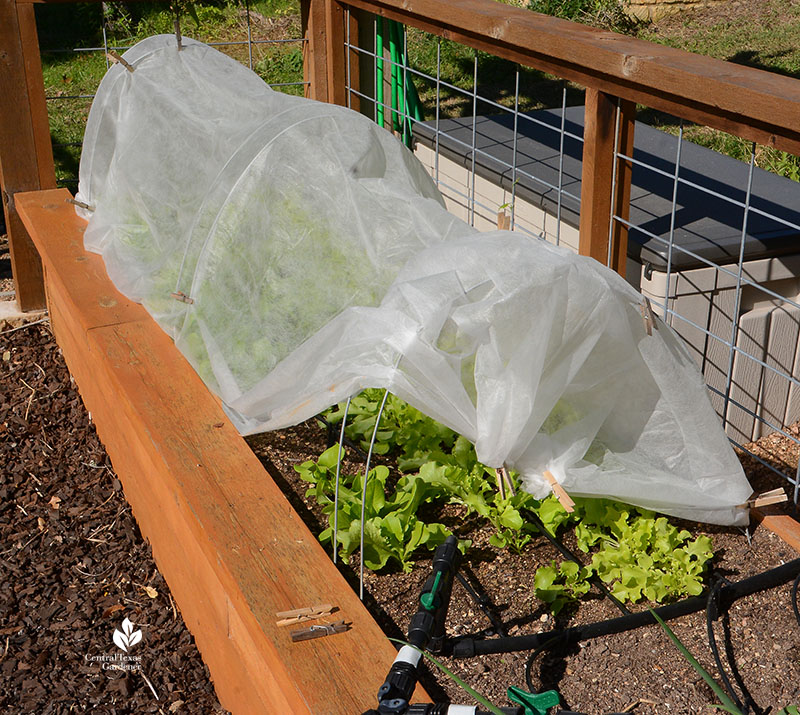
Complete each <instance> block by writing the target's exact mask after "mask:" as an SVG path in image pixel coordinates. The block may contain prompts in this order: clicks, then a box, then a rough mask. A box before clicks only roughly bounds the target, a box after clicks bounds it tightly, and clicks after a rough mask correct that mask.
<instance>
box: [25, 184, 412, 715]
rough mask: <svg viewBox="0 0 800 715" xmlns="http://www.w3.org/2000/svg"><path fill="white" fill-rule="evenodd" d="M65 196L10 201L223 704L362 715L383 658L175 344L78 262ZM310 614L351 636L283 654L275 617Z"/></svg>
mask: <svg viewBox="0 0 800 715" xmlns="http://www.w3.org/2000/svg"><path fill="white" fill-rule="evenodd" d="M69 198H70V194H69V192H68V191H66V190H64V189H61V190H51V191H41V192H31V193H22V194H17V197H16V200H17V208H18V210H19V214H20V216H21V218H22V220H23V222H24V224H25V226H26V228H27V230H28V232H29V233H30V235H31V237H32V239H33V241H34V243H35V244H36V247H37V248H38V250H39V252H40V254H41V256H42V261H43V264H44V269H45V284H46V288H47V299H48V305H49V309H50V315H51V321H52V324H53V329H54V331H55V334H56V338H57V340H58V344H59V345H60V347H61V349H62V351H63V353H64V357H65V359H66V361H67V365H68V366H69V368H70V371H71V372H72V374H73V376H74V377H75V380H76V382H77V384H78V387H79V389H80V392H81V396H82V398H83V400H84V402H85V404H86V406H87V408H88V409H89V410H90V412H91V413H92V417H93V419H94V422H95V424H96V426H97V431H98V434H99V436H100V438H101V440H102V441H103V443H104V444H105V446H106V448H107V450H108V453H109V455H110V457H111V459H112V461H113V463H114V468H115V470H116V472H117V474H118V475H119V477H120V479H121V480H122V483H123V486H124V489H125V496H126V498H127V499H128V501H129V502H130V504H131V507H132V509H133V513H134V515H135V517H136V519H137V521H138V523H139V525H140V527H141V531H142V533H143V534H144V535H145V536H146V537H147V538H148V539H149V540H150V542H151V544H152V547H153V554H154V557H155V559H156V563H157V564H158V567H159V569H160V570H161V572H162V573H163V575H164V577H165V578H166V580H167V582H168V584H169V586H170V589H171V590H172V593H173V596H174V598H175V601H176V603H177V604H178V605H179V607H180V609H181V613H182V614H183V617H184V619H185V621H186V623H187V625H188V626H189V628H190V630H191V631H192V633H193V634H194V636H195V639H196V641H197V645H198V647H199V649H200V651H201V653H202V655H203V659H204V660H205V662H206V663H207V665H208V667H209V670H210V671H211V675H212V678H213V679H214V684H215V687H216V689H217V693H218V695H219V697H220V701H221V702H222V704H223V705H224V706H225V707H227V708H228V709H230V710H231V711H233V712H234V713H270V714H271V715H275V714H278V713H280V714H281V715H282V714H284V713H285V714H286V715H300V714H302V713H309V714H310V715H323V714H326V713H331V714H338V715H352V714H353V713H359V712H362V711H363V710H365V709H367V708H369V707H373V706H374V705H375V703H376V700H375V693H376V692H377V688H378V686H379V685H380V684H381V683H382V682H383V679H384V677H385V675H386V673H387V672H388V668H389V665H390V664H391V662H392V660H393V659H394V655H395V649H394V647H393V646H392V645H391V644H390V643H389V641H388V640H387V639H386V638H385V637H384V635H383V633H382V632H381V630H380V629H379V628H378V626H377V624H376V623H375V621H374V620H373V619H372V617H371V616H370V614H369V613H368V612H367V611H366V609H365V608H364V606H363V604H362V603H361V602H360V601H359V600H358V597H357V596H356V595H355V594H354V592H353V591H352V589H351V588H350V587H349V586H348V584H347V583H346V581H345V579H344V578H343V577H342V575H341V574H340V573H339V572H338V571H337V569H336V567H335V566H334V565H333V564H332V563H331V561H330V558H329V557H328V555H327V554H326V553H325V552H324V550H323V549H322V547H321V546H320V544H319V543H318V541H317V539H316V538H315V537H314V536H313V535H312V534H311V533H310V532H309V531H308V529H307V528H306V526H305V525H304V524H303V522H302V521H301V519H300V517H299V516H298V515H297V514H296V512H295V511H294V510H293V509H292V507H291V505H290V504H289V502H288V501H287V499H286V497H285V496H284V495H283V494H282V493H281V491H280V490H279V489H278V487H277V486H276V485H275V483H274V481H273V480H272V479H271V477H270V476H269V475H268V473H267V472H266V471H265V469H264V467H263V466H262V465H261V463H260V462H259V461H258V459H257V458H256V457H255V456H254V455H253V453H252V452H251V450H250V449H249V448H248V447H247V445H246V444H245V442H244V440H243V439H242V438H241V437H240V436H239V435H238V433H237V432H236V430H235V428H234V427H233V426H232V425H231V423H230V422H229V420H228V419H227V417H226V416H225V414H224V413H223V411H222V409H221V407H220V406H219V404H218V402H217V400H216V398H214V396H213V395H211V393H209V392H208V390H207V388H206V387H205V386H204V385H203V383H202V382H201V380H200V378H199V377H198V376H197V375H196V373H195V372H194V371H193V370H192V368H191V367H190V366H189V364H188V363H187V362H186V360H185V359H184V358H183V357H182V356H181V355H180V353H179V352H178V351H177V349H176V348H175V346H174V344H173V343H172V341H171V340H170V339H169V338H168V337H167V336H166V335H165V334H164V333H163V331H161V329H160V328H159V327H158V326H157V325H156V324H155V323H154V322H153V320H152V319H151V318H150V317H149V316H148V314H147V313H146V312H145V310H144V309H143V308H142V307H141V306H140V305H137V304H134V303H131V302H130V301H128V300H127V299H126V298H124V297H123V296H122V295H121V294H120V293H118V292H117V291H116V289H115V288H114V286H113V284H112V283H111V282H110V280H109V279H108V277H107V275H106V273H105V269H104V267H103V263H102V260H101V258H100V257H99V256H97V255H93V254H89V253H86V252H84V250H83V229H84V226H85V223H84V221H82V220H81V219H79V218H78V217H77V216H76V215H75V212H74V207H73V206H72V205H70V204H69V203H67V201H68V200H69ZM315 603H332V604H335V605H336V606H338V607H339V609H340V611H339V612H338V613H337V614H336V618H337V619H338V618H344V619H345V620H347V621H348V622H352V624H353V627H352V629H351V630H350V631H348V632H347V633H342V634H338V635H336V636H330V637H327V638H320V639H316V640H313V641H306V642H303V643H292V642H291V638H290V635H289V630H290V629H286V628H278V627H277V625H276V618H275V613H276V612H278V611H285V610H288V609H292V608H298V607H302V606H308V605H312V604H315ZM418 696H419V699H420V700H423V699H424V698H425V694H424V692H423V691H421V690H420V691H419V693H418Z"/></svg>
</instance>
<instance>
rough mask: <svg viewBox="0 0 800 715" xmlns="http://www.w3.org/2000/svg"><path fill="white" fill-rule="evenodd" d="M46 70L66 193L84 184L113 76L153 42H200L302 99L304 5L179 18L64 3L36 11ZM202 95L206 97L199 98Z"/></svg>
mask: <svg viewBox="0 0 800 715" xmlns="http://www.w3.org/2000/svg"><path fill="white" fill-rule="evenodd" d="M36 11H37V25H38V32H39V40H40V43H39V44H40V48H41V56H42V69H43V78H44V84H45V93H46V98H47V109H48V116H49V119H50V129H51V136H52V139H53V150H54V157H55V163H56V178H57V180H58V183H59V186H66V187H67V188H70V189H72V190H74V189H75V188H76V187H77V183H78V165H79V162H80V148H81V145H82V142H83V129H84V127H85V125H86V119H87V117H88V113H89V108H90V107H91V102H92V99H93V98H94V95H95V92H96V90H97V87H98V85H99V84H100V81H101V80H102V78H103V75H104V74H105V71H106V69H107V68H108V65H109V62H110V61H111V60H110V59H109V52H116V53H119V54H121V53H123V52H125V50H127V49H129V48H130V47H131V46H132V45H134V44H136V42H138V41H139V40H141V39H143V38H145V37H147V36H150V35H154V34H162V33H167V34H172V33H176V42H177V41H178V33H179V34H180V35H181V36H184V35H185V36H188V37H192V38H194V39H199V40H201V41H203V42H205V43H206V44H208V45H211V46H212V47H215V48H216V49H218V50H219V51H220V52H223V53H225V54H227V55H229V56H230V57H232V58H234V59H235V60H237V61H239V62H241V63H242V64H244V65H247V66H248V67H250V68H251V69H252V70H253V71H255V72H256V73H257V74H258V75H259V76H261V77H262V79H264V80H265V81H266V82H267V83H268V84H270V86H271V87H273V88H274V89H276V90H279V91H282V92H286V93H289V94H296V95H302V94H303V92H304V89H305V87H306V85H307V83H306V82H305V81H304V80H303V44H304V43H305V39H304V38H303V37H302V30H301V19H300V2H299V0H264V1H263V2H260V3H259V2H252V3H251V2H249V0H245V1H244V2H242V3H240V4H233V3H231V4H225V5H202V4H199V3H198V4H195V5H194V11H193V14H186V15H183V16H181V17H180V18H179V21H178V23H177V26H176V18H175V15H174V14H173V12H172V10H171V9H170V4H169V3H167V2H163V3H147V4H142V6H141V7H140V6H139V4H137V3H131V4H124V3H111V2H106V3H85V4H79V3H65V4H63V5H60V4H59V5H42V6H37V8H36ZM198 91H200V90H198Z"/></svg>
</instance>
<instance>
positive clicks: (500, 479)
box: [494, 467, 517, 499]
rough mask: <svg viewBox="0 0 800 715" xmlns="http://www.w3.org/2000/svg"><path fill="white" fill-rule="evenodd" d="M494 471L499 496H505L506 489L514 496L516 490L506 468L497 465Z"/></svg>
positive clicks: (502, 497)
mask: <svg viewBox="0 0 800 715" xmlns="http://www.w3.org/2000/svg"><path fill="white" fill-rule="evenodd" d="M494 471H495V472H496V473H497V491H498V492H499V494H500V498H501V499H505V498H506V489H508V491H509V492H511V496H512V497H513V496H516V495H517V490H516V488H515V487H514V482H513V481H512V479H511V475H510V474H509V473H508V470H507V469H506V468H505V467H498V468H497V469H495V470H494Z"/></svg>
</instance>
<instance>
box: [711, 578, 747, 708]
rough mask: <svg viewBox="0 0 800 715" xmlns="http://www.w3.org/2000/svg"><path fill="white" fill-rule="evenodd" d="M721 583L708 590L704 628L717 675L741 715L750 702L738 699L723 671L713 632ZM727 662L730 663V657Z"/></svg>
mask: <svg viewBox="0 0 800 715" xmlns="http://www.w3.org/2000/svg"><path fill="white" fill-rule="evenodd" d="M723 583H724V581H722V579H720V580H718V581H716V583H714V585H713V586H712V587H711V590H710V591H709V592H708V600H707V602H706V628H707V629H708V644H709V646H710V647H711V654H712V655H713V656H714V662H715V663H716V665H717V671H718V672H719V677H720V679H721V680H722V685H723V687H724V688H725V690H726V691H727V693H728V695H729V696H730V698H731V700H733V702H734V703H735V704H736V707H737V708H739V710H741V711H742V715H748V714H749V712H750V707H749V705H750V704H749V703H746V702H742V700H740V699H739V696H738V694H737V693H736V691H735V690H734V689H733V684H732V683H731V681H730V679H729V678H728V674H727V673H726V672H725V668H724V666H723V665H722V658H721V657H720V654H719V647H718V646H717V638H716V636H715V634H714V621H715V620H716V619H717V618H719V616H720V609H719V593H720V590H721V588H722V584H723ZM726 646H727V643H726ZM726 650H727V649H726ZM729 655H730V654H729ZM728 662H729V663H731V659H730V658H729V660H728ZM733 665H734V668H735V663H733ZM734 677H735V675H734ZM737 683H738V684H739V687H741V686H742V684H741V683H739V680H738V679H737ZM745 700H747V698H745Z"/></svg>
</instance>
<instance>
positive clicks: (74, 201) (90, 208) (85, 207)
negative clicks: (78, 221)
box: [67, 199, 94, 211]
mask: <svg viewBox="0 0 800 715" xmlns="http://www.w3.org/2000/svg"><path fill="white" fill-rule="evenodd" d="M67 203H68V204H72V205H73V206H80V207H81V208H82V209H86V210H87V211H94V208H92V207H91V206H89V204H85V203H83V201H77V200H76V199H67Z"/></svg>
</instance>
